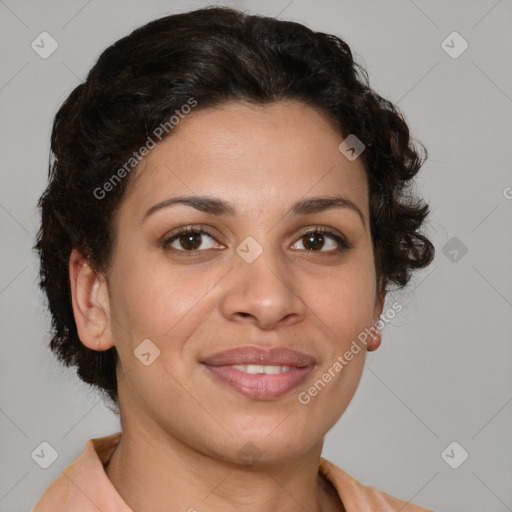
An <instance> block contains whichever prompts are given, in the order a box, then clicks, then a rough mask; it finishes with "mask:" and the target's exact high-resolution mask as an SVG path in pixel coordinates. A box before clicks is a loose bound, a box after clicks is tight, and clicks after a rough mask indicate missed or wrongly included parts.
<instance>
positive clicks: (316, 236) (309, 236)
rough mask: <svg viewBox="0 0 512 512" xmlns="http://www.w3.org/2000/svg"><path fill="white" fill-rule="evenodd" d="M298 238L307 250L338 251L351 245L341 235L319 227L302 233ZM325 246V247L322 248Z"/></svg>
mask: <svg viewBox="0 0 512 512" xmlns="http://www.w3.org/2000/svg"><path fill="white" fill-rule="evenodd" d="M299 240H301V241H302V243H303V246H304V247H305V249H306V251H309V252H339V251H342V250H346V249H350V247H351V246H350V244H349V243H348V242H347V241H346V240H345V239H344V238H343V237H342V236H340V235H338V234H337V233H334V232H332V231H330V230H328V229H325V228H321V227H318V228H316V229H314V230H312V231H307V232H306V233H303V234H302V236H301V237H300V239H299ZM326 240H331V242H330V243H329V242H326ZM296 243H297V242H296ZM336 246H337V247H336ZM325 247H327V249H325V250H322V249H324V248H325Z"/></svg>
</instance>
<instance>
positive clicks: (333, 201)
mask: <svg viewBox="0 0 512 512" xmlns="http://www.w3.org/2000/svg"><path fill="white" fill-rule="evenodd" d="M176 204H184V205H187V206H191V207H192V208H195V209H196V210H199V211H201V212H204V213H210V214H212V215H216V216H225V215H230V216H234V215H236V208H235V207H234V206H233V205H231V204H230V203H228V202H226V201H224V200H222V199H218V198H216V197H209V196H180V197H172V198H170V199H166V200H165V201H161V202H159V203H156V204H155V205H153V206H151V208H149V209H148V210H147V211H146V213H145V214H144V217H143V218H142V222H144V221H145V220H146V219H147V218H148V217H149V216H150V215H152V214H153V213H155V212H157V211H158V210H161V209H162V208H168V207H170V206H173V205H176ZM333 208H348V209H350V210H352V211H354V212H356V213H357V214H358V216H359V218H360V219H361V222H362V223H363V226H364V227H365V228H366V222H365V217H364V215H363V212H362V211H361V210H360V209H359V207H358V206H357V205H356V204H355V203H354V202H353V201H351V200H350V199H347V198H346V197H342V196H318V197H310V198H307V199H303V200H301V201H297V202H296V203H295V204H294V205H293V206H292V207H291V208H290V211H289V214H290V215H292V216H298V215H311V214H313V213H320V212H323V211H326V210H331V209H333Z"/></svg>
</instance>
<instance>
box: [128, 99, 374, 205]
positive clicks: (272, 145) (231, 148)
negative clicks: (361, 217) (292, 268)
mask: <svg viewBox="0 0 512 512" xmlns="http://www.w3.org/2000/svg"><path fill="white" fill-rule="evenodd" d="M196 108H197V109H198V110H196V111H193V112H192V113H190V114H188V115H186V116H184V118H183V119H182V120H181V121H180V123H179V124H178V125H177V126H176V127H175V128H174V129H173V131H172V132H171V134H170V136H168V137H167V138H166V139H164V140H163V141H162V142H161V143H159V144H158V145H157V146H156V147H155V148H154V149H152V150H151V151H150V153H149V154H148V156H147V157H146V158H145V160H144V161H143V162H142V164H141V165H140V168H138V169H137V170H136V171H135V174H134V176H132V179H131V182H130V184H129V186H128V188H127V191H126V193H125V197H124V200H123V203H128V204H130V211H131V213H133V214H135V213H137V214H138V215H141V212H142V209H143V208H145V207H148V206H151V204H153V203H156V202H158V201H162V200H165V199H167V198H168V197H172V196H173V195H182V194H191V195H194V194H198V195H203V194H205V193H207V194H208V195H212V196H219V197H222V198H223V199H225V200H227V201H229V202H231V203H233V204H236V205H237V211H241V212H243V211H246V212H249V211H252V210H253V209H254V208H259V209H260V210H261V208H262V207H265V209H266V210H268V208H269V207H271V206H272V205H277V204H281V203H290V204H291V203H292V202H295V201H296V200H297V199H299V198H303V197H307V196H308V195H315V196H316V195H320V194H334V193H340V194H343V195H346V196H351V197H350V199H351V200H353V201H354V202H356V203H357V204H358V206H359V208H360V209H362V210H363V211H364V210H365V209H366V207H367V204H366V203H367V183H366V173H365V171H364V167H363V164H362V161H361V159H356V160H354V161H350V160H348V159H347V158H346V157H345V156H343V155H342V154H341V153H340V151H339V149H338V145H339V144H340V142H341V141H342V140H343V136H342V135H341V133H339V132H338V131H337V130H336V129H335V127H334V126H333V125H332V123H331V122H330V121H329V120H328V119H327V117H326V116H325V115H324V114H323V113H321V112H320V111H318V110H316V109H314V108H312V107H310V106H308V105H305V104H303V103H300V102H296V101H286V102H285V101H280V102H276V103H272V104H269V105H249V104H244V103H239V102H229V103H225V104H222V105H220V106H217V107H214V108H205V109H202V110H201V109H200V107H199V106H198V107H196Z"/></svg>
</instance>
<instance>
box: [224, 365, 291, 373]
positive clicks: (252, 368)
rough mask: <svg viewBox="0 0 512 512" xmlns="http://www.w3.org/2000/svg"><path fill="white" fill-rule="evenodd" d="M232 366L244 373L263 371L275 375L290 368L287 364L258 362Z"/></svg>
mask: <svg viewBox="0 0 512 512" xmlns="http://www.w3.org/2000/svg"><path fill="white" fill-rule="evenodd" d="M232 368H236V369H237V370H240V371H241V372H244V373H251V374H258V373H265V374H267V375H275V374H277V373H282V372H287V371H289V370H290V367H289V366H277V365H270V364H269V365H265V366H263V365H260V364H235V365H233V366H232Z"/></svg>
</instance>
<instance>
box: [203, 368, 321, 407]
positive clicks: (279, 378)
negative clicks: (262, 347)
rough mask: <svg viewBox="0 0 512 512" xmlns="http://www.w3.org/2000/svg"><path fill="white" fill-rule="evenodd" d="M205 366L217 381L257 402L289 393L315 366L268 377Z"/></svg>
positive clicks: (261, 374) (233, 369)
mask: <svg viewBox="0 0 512 512" xmlns="http://www.w3.org/2000/svg"><path fill="white" fill-rule="evenodd" d="M204 366H205V367H206V368H207V369H208V370H209V372H210V374H211V375H213V376H214V377H216V378H217V379H219V380H221V381H222V382H224V383H225V384H228V385H229V386H231V387H232V388H233V389H235V390H236V391H238V392H239V393H241V394H242V395H245V396H248V397H249V398H253V399H256V400H270V399H272V398H278V397H280V396H282V395H284V394H286V393H288V392H289V391H291V390H292V389H293V388H295V387H297V386H298V385H299V384H300V383H301V382H303V381H304V380H305V378H306V377H307V376H308V375H309V373H310V372H311V371H312V370H313V366H307V367H304V368H295V367H291V368H290V370H289V371H287V372H282V373H277V374H274V375H267V374H265V373H258V374H251V373H245V372H242V371H240V370H237V369H236V368H233V367H231V366H210V365H207V364H205V365H204Z"/></svg>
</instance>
